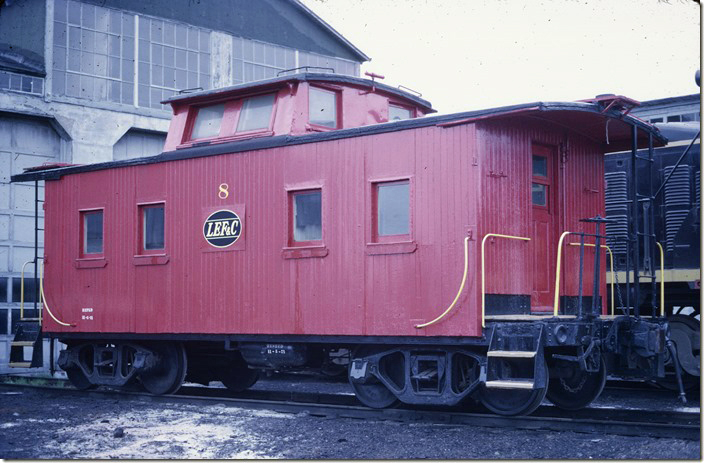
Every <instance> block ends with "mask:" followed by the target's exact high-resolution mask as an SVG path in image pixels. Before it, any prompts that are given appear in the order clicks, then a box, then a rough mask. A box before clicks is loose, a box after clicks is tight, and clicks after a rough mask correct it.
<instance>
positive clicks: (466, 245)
mask: <svg viewBox="0 0 704 463" xmlns="http://www.w3.org/2000/svg"><path fill="white" fill-rule="evenodd" d="M468 248H469V236H466V237H465V238H464V274H463V275H462V284H460V289H459V290H458V291H457V296H455V300H454V301H452V304H450V307H448V308H447V309H445V311H444V312H443V313H441V314H440V315H439V316H438V317H436V318H435V319H434V320H431V321H429V322H426V323H421V324H419V325H415V327H416V328H425V327H426V326H430V325H432V324H435V323H437V322H439V321H440V320H442V319H443V318H444V317H445V315H447V314H448V313H450V310H452V308H453V307H454V306H455V304H457V301H458V300H459V299H460V294H462V290H463V289H464V284H465V283H466V282H467V269H468V268H469V256H468V255H467V253H468Z"/></svg>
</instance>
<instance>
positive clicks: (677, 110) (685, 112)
mask: <svg viewBox="0 0 704 463" xmlns="http://www.w3.org/2000/svg"><path fill="white" fill-rule="evenodd" d="M699 98H700V97H699V94H695V95H684V96H676V97H671V98H661V99H658V100H650V101H643V102H642V103H641V106H639V107H637V108H634V109H633V111H632V113H633V114H635V115H636V116H638V117H640V118H641V119H645V120H646V121H648V122H651V123H653V124H655V123H665V122H691V121H698V120H699V110H700V106H701V104H700V100H699Z"/></svg>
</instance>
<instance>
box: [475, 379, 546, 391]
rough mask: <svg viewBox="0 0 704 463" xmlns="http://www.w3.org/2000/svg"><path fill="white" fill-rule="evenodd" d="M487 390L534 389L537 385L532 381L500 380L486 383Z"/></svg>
mask: <svg viewBox="0 0 704 463" xmlns="http://www.w3.org/2000/svg"><path fill="white" fill-rule="evenodd" d="M484 385H485V386H486V387H487V388H494V389H533V387H534V386H535V383H534V382H533V381H530V380H520V381H519V380H507V379H499V380H493V381H487V382H486V383H484Z"/></svg>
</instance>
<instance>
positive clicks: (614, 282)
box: [570, 243, 616, 315]
mask: <svg viewBox="0 0 704 463" xmlns="http://www.w3.org/2000/svg"><path fill="white" fill-rule="evenodd" d="M579 245H580V243H570V246H579ZM584 245H585V246H590V247H592V248H594V247H596V245H595V244H591V243H584ZM601 247H602V248H604V249H606V250H607V251H609V260H610V261H611V315H613V314H614V306H615V303H614V286H616V274H615V273H614V254H613V252H611V248H610V247H608V246H607V245H605V244H602V245H601Z"/></svg>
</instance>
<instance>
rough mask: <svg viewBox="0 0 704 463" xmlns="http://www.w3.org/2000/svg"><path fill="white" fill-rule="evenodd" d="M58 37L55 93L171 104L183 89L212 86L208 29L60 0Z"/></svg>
mask: <svg viewBox="0 0 704 463" xmlns="http://www.w3.org/2000/svg"><path fill="white" fill-rule="evenodd" d="M53 39H54V40H53V58H54V59H53V64H52V69H53V84H52V89H53V93H54V94H55V95H59V96H69V97H74V98H83V99H88V100H94V101H110V102H113V103H121V104H128V105H133V104H135V103H136V104H138V105H139V106H140V107H150V108H155V109H166V108H165V107H164V106H163V105H161V103H160V102H161V101H162V100H164V99H166V98H168V97H169V96H171V95H173V94H175V93H176V92H177V91H178V90H181V89H185V88H194V87H202V88H204V89H208V88H210V80H211V79H210V31H208V30H207V29H201V28H197V27H193V26H187V25H185V24H179V23H176V22H171V21H165V20H162V19H157V18H149V17H146V16H143V15H136V14H134V13H128V12H126V11H124V12H123V11H120V10H118V9H113V8H105V7H102V6H98V5H91V4H89V3H86V2H79V1H73V0H68V1H67V0H55V1H54V37H53ZM135 96H137V101H135Z"/></svg>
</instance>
